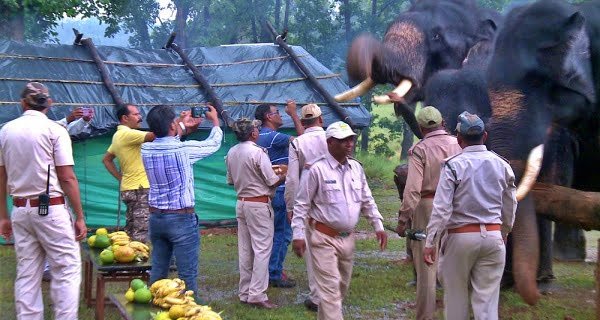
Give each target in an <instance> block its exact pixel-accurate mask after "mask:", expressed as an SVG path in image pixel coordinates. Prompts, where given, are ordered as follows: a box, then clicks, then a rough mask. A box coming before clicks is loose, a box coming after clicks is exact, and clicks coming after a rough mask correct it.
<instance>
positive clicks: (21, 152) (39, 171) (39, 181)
mask: <svg viewBox="0 0 600 320" xmlns="http://www.w3.org/2000/svg"><path fill="white" fill-rule="evenodd" d="M73 164H74V161H73V150H72V147H71V138H69V134H68V133H67V130H65V128H63V127H62V126H61V125H59V124H58V123H56V122H54V121H52V120H50V119H48V117H46V115H45V114H43V113H42V112H39V111H35V110H27V111H25V112H24V113H23V115H21V116H20V117H19V118H17V119H14V120H12V121H10V122H8V123H6V124H5V125H4V127H2V129H1V130H0V165H2V166H5V168H6V174H7V178H8V193H9V194H10V195H11V196H13V197H22V198H33V197H36V196H38V195H40V194H42V193H45V192H46V180H47V175H48V165H50V180H49V181H50V196H51V197H56V196H60V195H63V194H64V192H63V190H62V188H61V186H60V183H59V182H58V179H57V177H56V168H55V167H57V166H69V165H73Z"/></svg>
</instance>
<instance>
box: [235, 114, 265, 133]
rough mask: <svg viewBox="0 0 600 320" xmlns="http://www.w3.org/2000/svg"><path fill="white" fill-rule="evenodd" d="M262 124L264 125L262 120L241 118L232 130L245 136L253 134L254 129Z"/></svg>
mask: <svg viewBox="0 0 600 320" xmlns="http://www.w3.org/2000/svg"><path fill="white" fill-rule="evenodd" d="M261 124H262V122H261V121H260V120H250V119H246V118H241V119H238V120H236V121H235V122H234V123H233V124H232V125H231V129H232V130H233V131H235V132H238V133H242V134H245V133H248V132H251V131H252V129H254V128H256V127H260V125H261Z"/></svg>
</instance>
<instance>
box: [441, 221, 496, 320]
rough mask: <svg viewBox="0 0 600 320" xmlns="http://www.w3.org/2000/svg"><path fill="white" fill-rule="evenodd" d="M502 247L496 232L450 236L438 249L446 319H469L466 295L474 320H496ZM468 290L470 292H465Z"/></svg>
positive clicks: (483, 231)
mask: <svg viewBox="0 0 600 320" xmlns="http://www.w3.org/2000/svg"><path fill="white" fill-rule="evenodd" d="M505 254H506V248H505V247H504V241H502V235H501V234H500V231H487V230H486V229H485V227H482V228H481V231H480V232H466V233H450V234H447V235H446V236H445V237H444V238H442V241H441V246H440V280H441V281H442V283H443V285H444V315H445V318H446V319H452V320H463V319H465V320H467V319H469V293H470V298H471V306H472V307H473V314H474V316H475V319H476V320H479V319H481V320H496V319H498V299H499V297H500V279H501V278H502V272H503V270H504V262H505ZM469 291H470V292H469Z"/></svg>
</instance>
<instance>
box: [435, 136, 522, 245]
mask: <svg viewBox="0 0 600 320" xmlns="http://www.w3.org/2000/svg"><path fill="white" fill-rule="evenodd" d="M445 162H446V163H445V165H443V167H442V172H441V175H440V181H439V183H438V186H437V189H436V191H435V197H434V198H433V211H432V213H431V219H430V220H429V224H428V225H427V240H426V244H425V246H426V247H433V246H434V239H435V238H436V235H438V234H441V233H442V232H443V231H444V230H445V229H454V228H458V227H461V226H464V225H467V224H472V223H480V224H492V223H494V224H502V235H506V234H508V233H509V232H510V230H511V229H512V226H513V223H514V221H515V212H516V210H517V197H516V187H515V174H514V173H513V171H512V168H511V167H510V165H509V164H508V163H507V162H506V161H505V160H503V159H501V158H500V157H499V156H498V155H496V154H495V153H493V152H490V151H487V149H486V147H485V146H484V145H475V146H469V147H466V148H464V149H463V151H462V153H460V154H458V155H457V156H454V157H451V158H448V159H446V161H445ZM452 170H453V171H454V172H455V174H456V175H455V174H454V173H453V172H452Z"/></svg>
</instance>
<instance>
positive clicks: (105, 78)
mask: <svg viewBox="0 0 600 320" xmlns="http://www.w3.org/2000/svg"><path fill="white" fill-rule="evenodd" d="M76 39H77V38H76ZM81 44H82V45H83V46H84V47H86V48H87V49H88V51H89V53H90V55H91V56H92V59H93V60H94V63H95V64H96V67H98V71H99V72H100V77H101V78H102V82H103V83H104V86H105V87H106V89H107V90H108V92H109V93H110V95H111V96H112V98H113V101H114V102H115V104H116V105H117V107H120V106H122V105H123V99H122V98H121V95H120V94H119V92H118V91H117V88H116V87H115V84H114V83H113V81H112V79H111V78H110V72H109V71H108V68H107V67H106V65H105V64H104V60H102V59H101V58H100V54H99V53H98V49H96V46H95V45H94V42H93V41H92V39H91V38H86V39H83V40H81Z"/></svg>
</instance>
